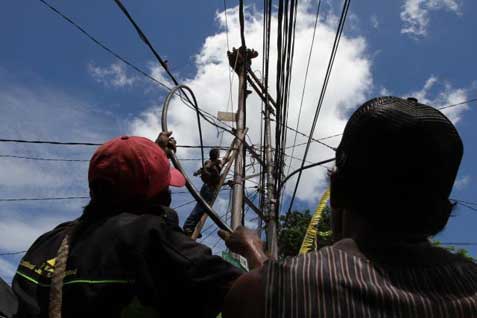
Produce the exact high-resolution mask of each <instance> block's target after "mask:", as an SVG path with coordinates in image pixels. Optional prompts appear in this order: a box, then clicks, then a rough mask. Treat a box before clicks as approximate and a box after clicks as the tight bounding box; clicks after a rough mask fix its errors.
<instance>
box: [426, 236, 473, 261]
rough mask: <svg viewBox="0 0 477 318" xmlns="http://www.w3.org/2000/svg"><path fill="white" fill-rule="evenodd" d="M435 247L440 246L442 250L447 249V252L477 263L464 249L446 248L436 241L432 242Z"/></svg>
mask: <svg viewBox="0 0 477 318" xmlns="http://www.w3.org/2000/svg"><path fill="white" fill-rule="evenodd" d="M432 243H433V244H434V245H436V246H440V247H442V248H445V249H446V250H448V251H450V252H452V253H454V254H457V255H460V256H463V257H465V258H467V259H469V260H471V261H473V262H477V260H476V259H475V258H472V256H471V255H470V254H469V252H468V251H467V250H465V249H463V248H458V247H455V246H444V245H442V244H441V242H440V241H437V240H434V241H433V242H432Z"/></svg>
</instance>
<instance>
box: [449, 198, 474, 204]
mask: <svg viewBox="0 0 477 318" xmlns="http://www.w3.org/2000/svg"><path fill="white" fill-rule="evenodd" d="M453 200H454V201H457V202H462V203H465V204H470V205H477V202H471V201H464V200H459V199H453Z"/></svg>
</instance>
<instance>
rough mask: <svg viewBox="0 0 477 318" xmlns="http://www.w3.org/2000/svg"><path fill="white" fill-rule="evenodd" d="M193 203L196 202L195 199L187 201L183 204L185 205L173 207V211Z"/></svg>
mask: <svg viewBox="0 0 477 318" xmlns="http://www.w3.org/2000/svg"><path fill="white" fill-rule="evenodd" d="M194 202H196V200H195V199H194V200H191V201H187V202H185V203H182V204H179V205H178V206H175V207H173V209H178V208H182V207H183V206H186V205H189V204H192V203H194Z"/></svg>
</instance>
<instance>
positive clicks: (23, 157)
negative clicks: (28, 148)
mask: <svg viewBox="0 0 477 318" xmlns="http://www.w3.org/2000/svg"><path fill="white" fill-rule="evenodd" d="M0 158H12V159H28V160H39V161H64V162H89V160H86V159H64V158H41V157H26V156H17V155H0Z"/></svg>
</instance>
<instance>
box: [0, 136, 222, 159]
mask: <svg viewBox="0 0 477 318" xmlns="http://www.w3.org/2000/svg"><path fill="white" fill-rule="evenodd" d="M0 142H9V143H26V144H47V145H61V146H101V145H102V143H101V144H100V143H91V142H70V141H51V140H24V139H6V138H2V139H0ZM176 147H177V148H220V149H228V148H223V147H220V146H212V145H204V146H193V145H176ZM78 160H80V159H78ZM81 160H83V159H81ZM194 160H195V159H194Z"/></svg>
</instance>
